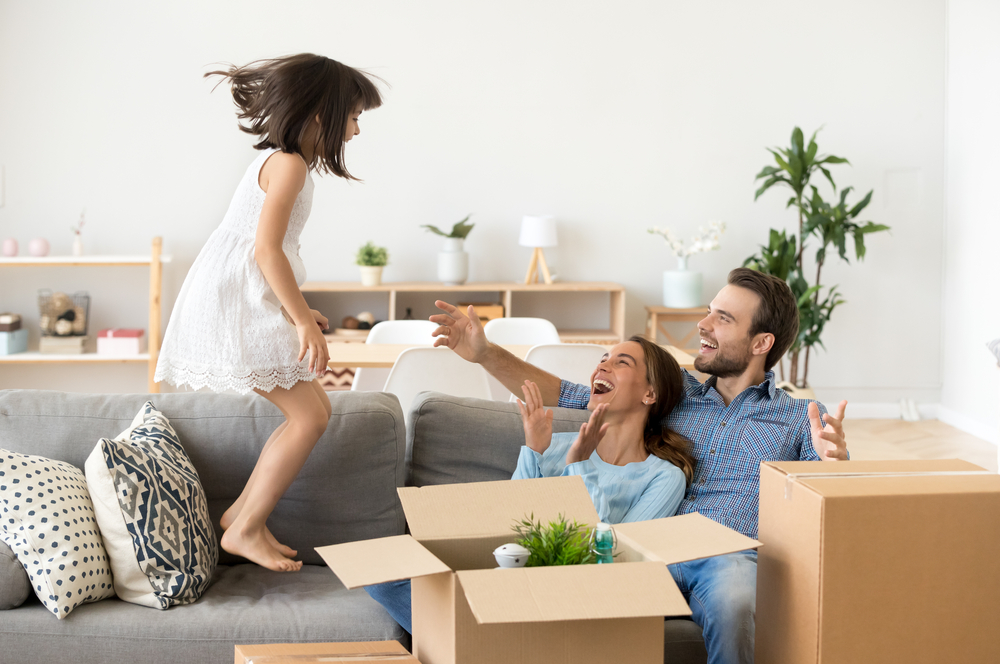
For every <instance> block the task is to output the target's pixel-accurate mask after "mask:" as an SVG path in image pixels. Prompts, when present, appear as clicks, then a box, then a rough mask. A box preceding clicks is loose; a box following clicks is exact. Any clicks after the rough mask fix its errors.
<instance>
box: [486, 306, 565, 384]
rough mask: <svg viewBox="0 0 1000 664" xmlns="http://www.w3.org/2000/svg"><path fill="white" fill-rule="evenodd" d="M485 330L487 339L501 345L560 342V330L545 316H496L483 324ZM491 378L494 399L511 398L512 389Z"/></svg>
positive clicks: (532, 344)
mask: <svg viewBox="0 0 1000 664" xmlns="http://www.w3.org/2000/svg"><path fill="white" fill-rule="evenodd" d="M483 332H485V333H486V338H487V339H489V340H490V341H492V342H493V343H495V344H500V345H501V346H534V345H536V344H557V343H559V331H558V330H556V326H555V325H553V324H552V322H551V321H548V320H546V319H544V318H494V319H493V320H491V321H488V322H487V323H486V325H485V326H483ZM489 380H490V393H491V394H492V395H493V400H494V401H508V400H510V398H511V396H512V395H511V393H510V391H509V390H508V389H507V388H506V387H504V386H503V384H502V383H501V382H500V381H498V380H497V379H496V378H494V377H493V376H490V378H489ZM518 396H520V395H518Z"/></svg>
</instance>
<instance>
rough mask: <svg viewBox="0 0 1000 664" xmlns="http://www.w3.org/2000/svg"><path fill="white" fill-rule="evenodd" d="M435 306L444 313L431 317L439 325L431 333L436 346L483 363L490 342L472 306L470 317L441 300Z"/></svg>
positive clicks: (477, 362) (469, 311)
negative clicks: (444, 347) (445, 347)
mask: <svg viewBox="0 0 1000 664" xmlns="http://www.w3.org/2000/svg"><path fill="white" fill-rule="evenodd" d="M434 306H436V307H437V308H438V309H440V310H441V311H443V312H444V313H443V314H435V315H433V316H431V317H430V321H431V322H432V323H437V324H438V328H437V329H435V330H434V332H432V333H431V334H432V336H435V337H437V339H435V341H434V346H447V347H448V348H450V349H452V350H453V351H455V353H456V354H457V355H458V356H459V357H460V358H462V359H463V360H466V361H468V362H475V363H476V364H479V363H480V362H482V360H483V358H484V357H485V356H486V352H487V351H488V350H489V347H490V342H489V341H487V340H486V334H485V333H484V332H483V326H482V324H481V323H480V322H479V316H477V315H476V313H475V310H474V309H473V308H472V306H471V305H470V306H469V310H468V315H466V314H463V313H462V312H461V310H459V309H458V307H454V306H452V305H450V304H448V303H447V302H442V301H441V300H436V301H435V302H434ZM539 406H541V401H539Z"/></svg>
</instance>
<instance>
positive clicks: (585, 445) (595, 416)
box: [566, 403, 608, 465]
mask: <svg viewBox="0 0 1000 664" xmlns="http://www.w3.org/2000/svg"><path fill="white" fill-rule="evenodd" d="M607 409H608V404H606V403H602V404H601V405H600V406H598V407H597V408H595V409H594V412H593V413H591V414H590V420H588V421H587V422H584V423H583V425H581V426H580V435H579V436H577V437H576V440H574V441H573V444H572V445H570V448H569V452H567V453H566V464H567V465H568V464H571V463H576V462H577V461H586V460H587V459H589V458H590V455H591V454H593V453H594V451H595V450H596V449H597V444H598V443H600V442H601V439H602V438H604V434H605V433H607V432H608V425H607V424H605V423H604V412H605V411H606V410H607Z"/></svg>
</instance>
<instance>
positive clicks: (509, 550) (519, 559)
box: [493, 544, 531, 568]
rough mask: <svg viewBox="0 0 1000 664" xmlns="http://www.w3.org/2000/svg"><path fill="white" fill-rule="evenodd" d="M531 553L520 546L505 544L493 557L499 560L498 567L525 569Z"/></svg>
mask: <svg viewBox="0 0 1000 664" xmlns="http://www.w3.org/2000/svg"><path fill="white" fill-rule="evenodd" d="M530 555H531V552H530V551H528V550H527V549H525V548H524V547H523V546H521V545H520V544H504V545H503V546H501V547H498V548H497V549H495V550H494V551H493V557H494V558H496V559H497V565H500V567H504V568H511V567H524V566H525V565H527V564H528V557H529V556H530Z"/></svg>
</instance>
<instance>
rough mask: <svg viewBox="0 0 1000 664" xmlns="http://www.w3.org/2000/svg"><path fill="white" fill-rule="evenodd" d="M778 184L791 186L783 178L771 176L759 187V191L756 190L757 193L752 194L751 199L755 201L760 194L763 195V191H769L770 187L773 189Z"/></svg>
mask: <svg viewBox="0 0 1000 664" xmlns="http://www.w3.org/2000/svg"><path fill="white" fill-rule="evenodd" d="M778 182H784V183H786V184H791V183H789V182H788V179H787V178H784V177H782V176H780V175H772V176H771V177H770V178H768V179H767V181H766V182H765V183H764V184H763V185H761V187H760V189H758V190H757V193H756V194H754V197H753V199H754V200H757V199H758V198H760V195H761V194H763V193H764V192H765V191H767V190H768V189H770V188H771V187H773V186H774V185H775V184H777V183H778Z"/></svg>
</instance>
